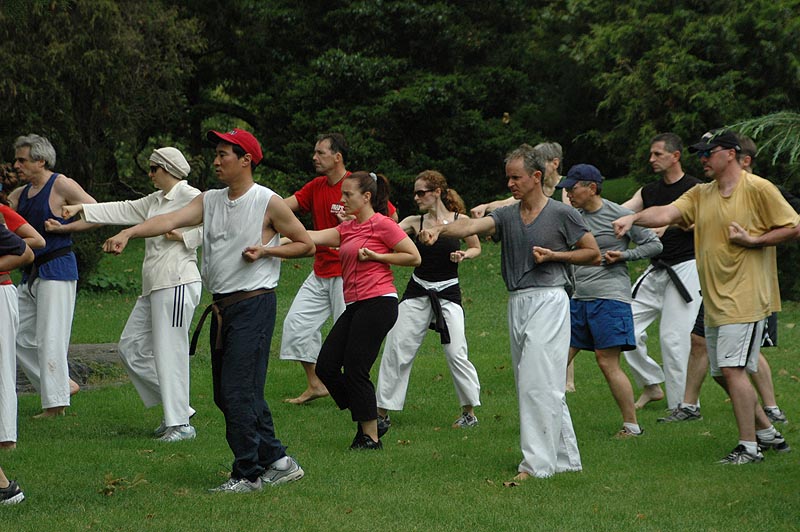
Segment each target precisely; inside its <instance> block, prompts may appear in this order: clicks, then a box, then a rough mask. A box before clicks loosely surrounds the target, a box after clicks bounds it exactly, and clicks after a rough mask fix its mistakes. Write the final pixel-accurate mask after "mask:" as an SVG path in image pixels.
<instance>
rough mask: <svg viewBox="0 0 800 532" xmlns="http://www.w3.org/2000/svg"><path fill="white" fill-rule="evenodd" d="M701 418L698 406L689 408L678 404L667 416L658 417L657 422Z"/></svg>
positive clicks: (696, 419)
mask: <svg viewBox="0 0 800 532" xmlns="http://www.w3.org/2000/svg"><path fill="white" fill-rule="evenodd" d="M701 419H703V416H701V415H700V409H699V408H689V407H683V408H681V407H680V406H679V407H678V408H676V409H675V410H673V411H672V412H671V413H670V414H669V415H668V416H667V417H660V418H658V419H657V420H656V422H657V423H675V422H677V421H699V420H701Z"/></svg>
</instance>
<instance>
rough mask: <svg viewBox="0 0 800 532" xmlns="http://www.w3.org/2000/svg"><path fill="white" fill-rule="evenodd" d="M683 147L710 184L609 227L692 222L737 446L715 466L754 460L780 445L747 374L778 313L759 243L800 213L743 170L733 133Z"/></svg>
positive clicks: (780, 233) (777, 235)
mask: <svg viewBox="0 0 800 532" xmlns="http://www.w3.org/2000/svg"><path fill="white" fill-rule="evenodd" d="M689 149H690V151H692V152H696V153H698V155H699V156H700V162H701V164H702V165H703V171H704V172H705V174H706V176H707V177H709V178H712V179H713V181H712V182H711V183H706V184H701V185H697V186H695V187H694V188H692V189H691V190H689V191H687V192H686V193H685V194H683V195H682V196H681V197H680V198H678V199H677V200H675V201H674V202H672V203H671V204H669V205H663V206H657V207H651V208H648V209H645V210H643V211H641V212H638V213H635V214H632V215H628V216H623V217H622V218H619V219H618V220H616V221H614V230H615V232H616V234H617V235H618V236H622V235H624V234H626V233H627V232H628V231H629V230H630V228H631V226H632V225H633V224H636V225H642V226H645V227H662V226H665V225H671V224H681V225H683V226H685V227H690V226H692V225H694V228H695V229H694V231H695V235H694V239H695V244H696V249H697V254H698V257H700V261H699V263H698V271H699V275H700V284H701V286H702V289H703V297H704V306H705V332H706V344H707V347H708V355H709V364H710V366H711V373H712V375H715V376H721V377H722V378H723V379H724V381H725V388H726V390H727V392H728V394H729V395H730V398H731V402H732V404H733V413H734V416H735V417H736V423H737V427H738V430H739V442H738V444H737V445H736V447H735V448H734V449H733V451H731V452H730V453H729V454H728V455H727V456H726V457H725V458H723V459H722V460H720V462H719V463H721V464H733V465H740V464H747V463H753V462H760V461H762V460H763V459H764V456H763V454H761V452H760V450H759V445H760V446H761V448H762V449H763V448H775V449H778V448H779V447H785V446H786V442H785V440H784V438H783V437H782V436H781V434H780V433H779V432H777V431H776V430H775V427H773V426H772V424H770V423H769V420H768V419H767V417H766V415H765V414H764V412H763V411H762V410H761V409H760V408H758V406H757V401H756V393H755V390H753V386H752V385H751V384H750V380H749V379H748V377H747V372H753V371H755V370H756V368H757V364H758V351H759V345H760V340H761V335H762V332H763V327H764V319H765V318H766V317H767V316H769V315H770V313H772V312H777V311H779V310H780V292H779V289H778V275H777V266H776V263H775V258H774V255H769V254H768V253H767V252H766V250H765V248H764V247H763V246H765V245H775V244H778V243H780V242H784V241H787V240H790V239H792V238H793V237H794V236H795V234H796V227H797V225H798V223H800V216H798V214H797V213H796V212H795V211H794V209H792V207H791V206H790V205H789V204H788V203H787V202H786V200H785V199H784V198H783V196H782V195H781V193H780V191H778V189H777V188H776V187H775V186H774V185H773V184H772V183H770V182H769V181H767V180H766V179H762V178H760V177H758V176H755V175H753V174H750V173H748V172H746V171H744V170H743V169H742V165H741V161H740V158H739V155H740V152H741V146H740V144H739V139H738V138H737V136H736V134H735V133H733V132H731V131H727V130H714V131H710V132H708V133H706V134H705V135H703V137H702V138H701V140H700V142H698V143H696V144H693V145H692V146H691V147H690V148H689ZM745 246H755V247H745Z"/></svg>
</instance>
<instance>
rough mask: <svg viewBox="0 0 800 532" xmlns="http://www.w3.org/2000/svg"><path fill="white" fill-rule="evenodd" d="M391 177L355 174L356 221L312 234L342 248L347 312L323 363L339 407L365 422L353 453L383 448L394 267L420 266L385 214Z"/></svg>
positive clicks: (349, 202) (349, 188) (351, 186)
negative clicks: (381, 382)
mask: <svg viewBox="0 0 800 532" xmlns="http://www.w3.org/2000/svg"><path fill="white" fill-rule="evenodd" d="M388 196H389V183H388V181H387V180H386V177H384V176H382V175H376V174H373V173H367V172H355V173H353V174H351V175H349V176H348V177H347V178H345V180H344V182H343V183H342V203H343V204H344V209H345V214H347V215H350V216H353V217H354V219H353V220H349V221H346V222H343V223H342V224H340V225H338V226H337V227H334V228H330V229H324V230H322V231H309V234H310V235H311V237H312V239H313V240H314V243H315V244H317V245H323V246H330V247H338V248H339V259H340V260H341V263H342V280H343V285H344V301H345V303H346V304H347V308H346V309H345V311H344V313H343V314H342V315H341V316H340V317H339V319H338V320H336V323H335V324H334V325H333V328H332V329H331V331H330V333H329V334H328V337H327V338H325V342H324V343H323V345H322V349H321V350H320V353H319V358H318V359H317V369H316V372H317V376H318V377H319V378H320V380H322V382H323V383H324V384H325V386H326V387H327V388H328V391H329V392H330V394H331V397H332V398H333V400H334V401H336V404H337V405H338V406H339V408H340V409H342V410H344V409H346V408H347V409H350V413H351V417H352V419H353V421H355V422H356V423H357V424H358V430H357V432H356V437H355V439H354V440H353V443H352V445H351V446H350V448H351V449H380V448H381V447H382V445H381V441H380V438H379V435H378V426H377V418H378V410H377V405H376V403H375V387H374V386H373V384H372V381H370V377H369V374H370V369H371V368H372V365H373V364H374V363H375V359H376V358H377V357H378V351H379V350H380V347H381V343H382V342H383V339H384V338H385V337H386V334H387V333H388V332H389V330H390V329H391V328H392V326H393V325H394V322H395V321H396V320H397V289H396V288H395V287H394V283H393V277H392V270H391V267H390V266H391V265H392V264H394V265H397V266H418V265H419V264H420V262H421V260H422V259H421V258H420V255H419V251H417V247H416V246H415V245H414V243H413V242H412V241H411V239H410V238H409V237H408V235H406V233H405V231H403V230H402V229H400V227H399V226H398V225H397V223H395V222H394V221H393V220H391V219H390V218H388V217H387V216H386V213H387V206H386V205H387V200H388Z"/></svg>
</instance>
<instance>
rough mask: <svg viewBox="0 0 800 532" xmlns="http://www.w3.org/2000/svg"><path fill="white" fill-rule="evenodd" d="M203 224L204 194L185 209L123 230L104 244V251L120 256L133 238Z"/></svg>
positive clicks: (156, 234) (161, 233)
mask: <svg viewBox="0 0 800 532" xmlns="http://www.w3.org/2000/svg"><path fill="white" fill-rule="evenodd" d="M201 223H203V194H200V195H199V196H197V197H196V198H194V199H193V200H192V201H191V203H189V204H188V205H186V206H185V207H183V208H181V209H178V210H177V211H173V212H170V213H167V214H162V215H159V216H154V217H152V218H150V219H149V220H147V221H145V222H142V223H140V224H138V225H134V226H133V227H128V228H127V229H123V230H122V231H120V232H119V233H117V234H116V235H114V236H112V237H111V238H109V239H108V240H106V241H105V243H104V244H103V251H105V252H106V253H114V254H115V255H119V254H120V253H122V251H123V250H124V249H125V246H127V245H128V240H130V239H131V238H147V237H151V236H158V235H163V234H164V233H166V232H168V231H172V230H173V229H177V228H179V227H190V226H193V225H200V224H201Z"/></svg>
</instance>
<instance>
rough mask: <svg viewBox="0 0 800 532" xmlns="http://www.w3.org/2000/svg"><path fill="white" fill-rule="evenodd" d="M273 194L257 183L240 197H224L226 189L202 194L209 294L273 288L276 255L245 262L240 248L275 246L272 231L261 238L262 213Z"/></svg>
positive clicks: (277, 266) (204, 272)
mask: <svg viewBox="0 0 800 532" xmlns="http://www.w3.org/2000/svg"><path fill="white" fill-rule="evenodd" d="M275 195H276V194H275V193H274V192H273V191H272V190H270V189H268V188H266V187H263V186H261V185H259V184H254V185H253V186H252V187H250V190H248V191H247V192H246V193H245V194H244V195H243V196H242V197H240V198H236V199H235V200H230V199H228V189H227V188H224V189H221V190H209V191H207V192H206V193H205V195H204V196H203V264H202V276H203V284H205V287H206V290H208V291H209V292H211V293H212V294H229V293H231V292H239V291H252V290H258V289H259V288H275V287H276V286H277V285H278V278H279V277H280V273H281V261H280V259H277V258H274V257H270V258H263V259H258V260H257V261H255V262H247V261H246V260H244V258H243V257H242V251H243V250H244V248H246V247H248V246H261V245H265V246H268V247H275V246H278V245H279V244H280V235H278V234H276V235H275V236H274V237H273V238H272V239H271V240H270V241H269V242H266V243H265V242H261V229H262V227H263V225H264V214H265V212H266V210H267V205H269V202H270V200H271V199H272V197H273V196H275Z"/></svg>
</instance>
